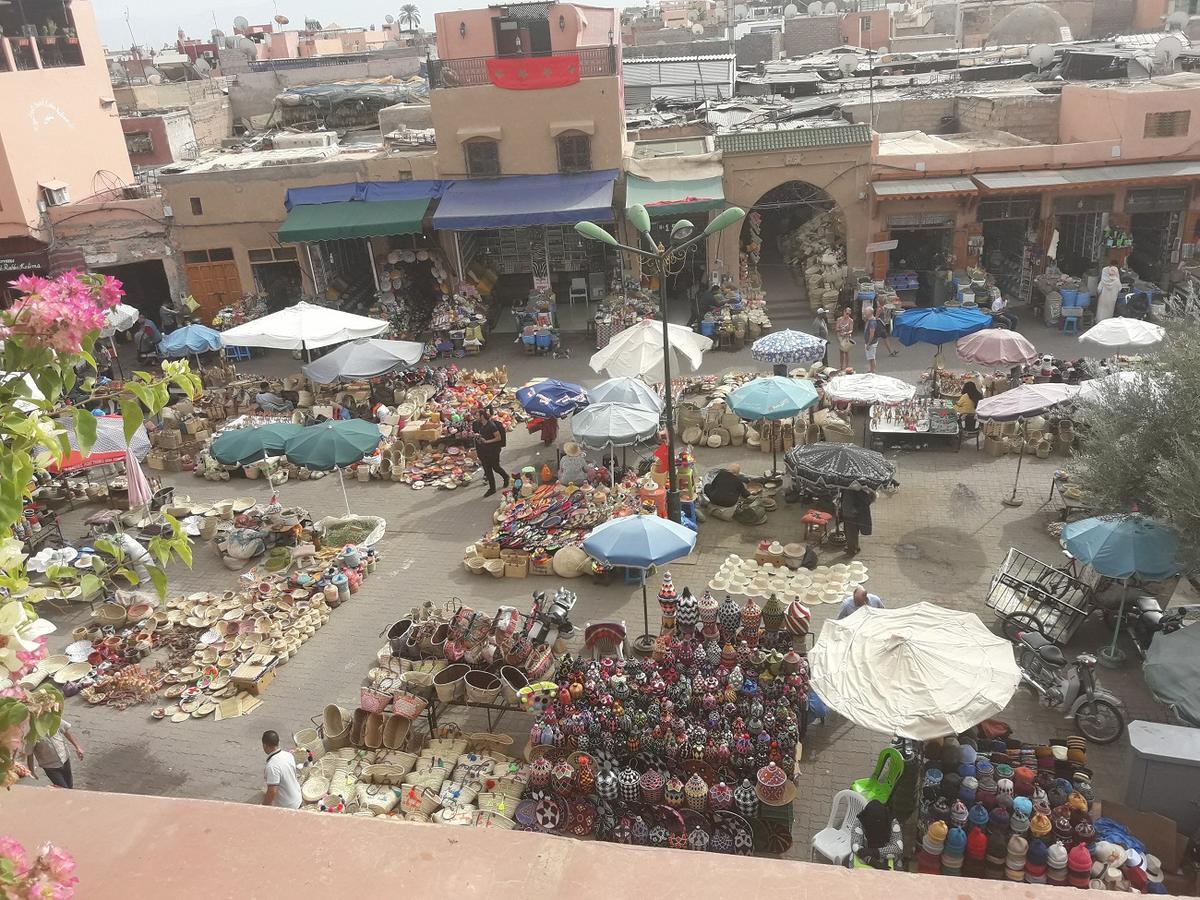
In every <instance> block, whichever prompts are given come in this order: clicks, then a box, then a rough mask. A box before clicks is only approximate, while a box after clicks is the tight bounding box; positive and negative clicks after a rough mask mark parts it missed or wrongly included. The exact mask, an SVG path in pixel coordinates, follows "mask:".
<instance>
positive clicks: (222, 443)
mask: <svg viewBox="0 0 1200 900" xmlns="http://www.w3.org/2000/svg"><path fill="white" fill-rule="evenodd" d="M303 430H304V426H302V425H293V424H292V423H291V422H281V423H279V424H277V425H259V426H258V427H257V428H237V429H235V430H233V431H226V432H225V433H224V434H220V435H217V438H216V440H214V441H213V442H212V448H211V452H212V455H213V458H214V459H216V460H217V462H219V463H222V464H223V465H226V466H242V465H245V464H246V463H252V462H257V461H258V460H260V459H263V458H264V457H267V456H278V455H280V454H281V453H283V446H284V444H286V443H287V441H288V438H292V437H295V436H296V435H298V434H299V433H300V432H302V431H303Z"/></svg>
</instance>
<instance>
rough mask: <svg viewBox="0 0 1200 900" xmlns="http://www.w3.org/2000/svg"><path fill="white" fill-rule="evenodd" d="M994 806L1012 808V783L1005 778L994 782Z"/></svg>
mask: <svg viewBox="0 0 1200 900" xmlns="http://www.w3.org/2000/svg"><path fill="white" fill-rule="evenodd" d="M996 805H997V806H1004V807H1007V808H1009V809H1011V808H1012V805H1013V783H1012V781H1010V780H1009V779H1007V778H1000V779H997V781H996Z"/></svg>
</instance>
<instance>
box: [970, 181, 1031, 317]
mask: <svg viewBox="0 0 1200 900" xmlns="http://www.w3.org/2000/svg"><path fill="white" fill-rule="evenodd" d="M1040 206H1041V200H1040V198H1038V197H1025V196H1021V197H989V198H988V199H987V200H983V201H981V202H980V204H979V221H980V223H981V224H982V226H983V266H984V268H985V269H986V270H987V272H988V274H989V275H991V276H992V277H993V278H995V280H996V284H997V286H999V288H1000V291H1001V293H1002V294H1003V295H1004V297H1005V299H1007V300H1008V301H1009V302H1010V303H1028V302H1029V300H1030V298H1031V297H1032V295H1033V275H1034V272H1035V270H1036V267H1037V265H1038V264H1039V263H1040V262H1041V251H1040V250H1039V249H1038V247H1037V225H1038V210H1039V208H1040Z"/></svg>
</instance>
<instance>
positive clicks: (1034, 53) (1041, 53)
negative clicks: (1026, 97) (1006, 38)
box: [1029, 44, 1054, 72]
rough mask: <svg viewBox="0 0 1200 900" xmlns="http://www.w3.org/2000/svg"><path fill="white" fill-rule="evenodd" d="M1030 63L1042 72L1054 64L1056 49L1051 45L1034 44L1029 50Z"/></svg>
mask: <svg viewBox="0 0 1200 900" xmlns="http://www.w3.org/2000/svg"><path fill="white" fill-rule="evenodd" d="M1029 61H1030V62H1031V63H1033V67H1034V68H1035V69H1037V70H1038V71H1039V72H1040V71H1042V69H1044V68H1046V66H1048V65H1050V63H1052V62H1054V49H1053V48H1052V47H1051V46H1050V45H1049V44H1034V45H1033V46H1032V47H1030V48H1029Z"/></svg>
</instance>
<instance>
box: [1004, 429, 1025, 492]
mask: <svg viewBox="0 0 1200 900" xmlns="http://www.w3.org/2000/svg"><path fill="white" fill-rule="evenodd" d="M1020 442H1021V443H1020V446H1019V447H1018V448H1017V475H1016V477H1015V478H1014V479H1013V491H1012V496H1011V497H1005V498H1003V499H1002V500H1001V501H1000V502H1001V503H1003V504H1004V505H1005V506H1012V507H1017V506H1020V505H1021V504H1022V503H1024V502H1025V501H1024V500H1022V499H1021V498H1020V497H1018V496H1017V484H1018V483H1019V482H1020V480H1021V460H1023V459H1024V458H1025V427H1024V424H1023V423H1022V426H1021V434H1020Z"/></svg>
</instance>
